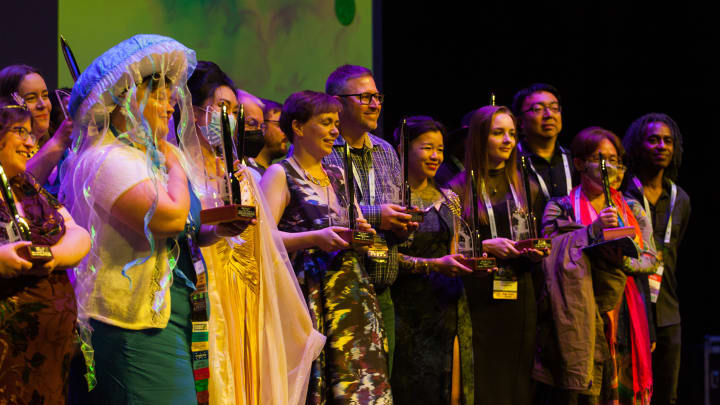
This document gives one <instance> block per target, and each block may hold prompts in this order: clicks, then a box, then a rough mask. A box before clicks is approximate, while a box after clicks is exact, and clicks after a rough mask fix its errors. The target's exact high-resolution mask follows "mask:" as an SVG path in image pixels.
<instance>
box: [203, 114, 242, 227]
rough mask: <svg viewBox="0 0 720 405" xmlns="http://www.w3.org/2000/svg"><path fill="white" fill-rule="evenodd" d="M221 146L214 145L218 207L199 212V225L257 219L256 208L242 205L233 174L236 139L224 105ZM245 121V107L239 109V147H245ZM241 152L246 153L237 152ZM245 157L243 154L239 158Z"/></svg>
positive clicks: (238, 187)
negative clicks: (233, 138) (234, 142)
mask: <svg viewBox="0 0 720 405" xmlns="http://www.w3.org/2000/svg"><path fill="white" fill-rule="evenodd" d="M221 119H222V145H213V152H214V154H215V156H214V160H215V173H220V174H219V175H217V176H213V177H211V178H212V179H214V180H215V181H216V186H217V190H218V194H219V195H218V196H217V197H219V198H218V199H216V203H217V206H216V207H213V208H207V209H204V210H202V211H200V222H201V223H203V224H210V225H214V224H219V223H223V222H233V221H245V222H249V221H252V220H253V219H255V217H256V213H255V207H253V206H250V205H243V204H242V191H241V188H240V181H238V179H237V178H236V177H235V175H234V172H235V170H234V167H233V156H234V154H233V140H232V131H231V127H230V118H229V117H228V111H227V106H225V105H223V106H222V111H221ZM244 122H245V118H244V113H243V110H242V108H241V109H240V119H238V127H239V128H240V129H239V131H240V132H239V135H238V138H239V141H238V142H239V144H240V145H243V144H244V134H245V126H244ZM238 153H244V152H243V151H238ZM239 156H240V158H242V155H239Z"/></svg>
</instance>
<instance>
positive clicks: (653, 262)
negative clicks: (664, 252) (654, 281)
mask: <svg viewBox="0 0 720 405" xmlns="http://www.w3.org/2000/svg"><path fill="white" fill-rule="evenodd" d="M627 203H628V206H629V207H630V209H631V210H632V213H633V216H634V217H635V220H637V222H638V225H639V226H640V231H641V233H642V239H643V250H642V252H640V256H639V257H638V258H637V259H632V258H629V257H624V258H623V271H625V272H626V273H628V274H652V273H655V271H657V268H658V266H659V265H660V261H659V260H658V258H657V249H656V248H655V239H654V238H653V229H652V223H651V222H650V218H649V217H648V216H647V215H646V213H645V210H643V209H642V206H641V205H640V203H639V202H637V201H635V200H628V201H627Z"/></svg>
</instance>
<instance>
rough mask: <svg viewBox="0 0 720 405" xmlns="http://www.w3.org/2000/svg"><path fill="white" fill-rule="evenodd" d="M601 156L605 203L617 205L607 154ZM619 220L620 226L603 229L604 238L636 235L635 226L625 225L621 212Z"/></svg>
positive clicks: (610, 205) (612, 205)
mask: <svg viewBox="0 0 720 405" xmlns="http://www.w3.org/2000/svg"><path fill="white" fill-rule="evenodd" d="M598 157H599V158H600V172H601V173H602V183H603V194H605V205H606V206H608V207H615V204H614V203H613V200H612V196H611V195H610V176H609V175H608V170H607V161H606V160H605V156H603V154H602V153H600V154H599V156H598ZM615 208H617V207H615ZM618 220H619V222H620V226H619V227H617V228H605V229H603V239H604V240H606V241H607V240H612V239H619V238H622V237H625V236H628V237H630V238H631V239H632V238H633V237H634V236H635V228H633V227H632V226H623V225H624V223H623V220H622V217H621V216H620V213H618Z"/></svg>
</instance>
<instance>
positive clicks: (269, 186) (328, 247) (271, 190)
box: [260, 164, 347, 253]
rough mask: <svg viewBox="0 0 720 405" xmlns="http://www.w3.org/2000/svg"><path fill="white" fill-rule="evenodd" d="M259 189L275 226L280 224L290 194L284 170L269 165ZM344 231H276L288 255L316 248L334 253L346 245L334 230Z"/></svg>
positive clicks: (333, 228) (331, 228) (334, 227)
mask: <svg viewBox="0 0 720 405" xmlns="http://www.w3.org/2000/svg"><path fill="white" fill-rule="evenodd" d="M260 189H261V190H262V192H263V194H264V195H265V198H266V199H267V203H268V209H269V210H270V214H272V217H273V219H274V220H275V224H277V223H278V222H280V218H282V215H283V212H285V208H286V207H287V206H288V204H289V203H290V192H289V191H288V187H287V178H286V177H285V169H283V167H282V166H280V165H279V164H274V165H271V166H270V167H269V168H268V169H267V171H265V174H264V175H263V177H262V179H261V180H260ZM340 229H344V228H341V227H336V226H333V227H328V228H325V229H321V230H315V231H305V232H283V231H280V230H278V231H276V232H278V234H279V235H280V237H281V238H282V241H283V244H284V245H285V249H287V251H288V253H292V252H295V251H298V250H303V249H308V248H311V247H314V246H318V247H320V248H321V249H323V250H325V251H334V250H338V249H341V248H344V247H347V243H346V242H345V241H344V240H342V238H340V236H338V235H337V234H336V233H335V230H340Z"/></svg>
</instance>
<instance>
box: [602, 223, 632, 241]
mask: <svg viewBox="0 0 720 405" xmlns="http://www.w3.org/2000/svg"><path fill="white" fill-rule="evenodd" d="M625 236H627V237H629V238H630V239H633V238H634V237H635V228H633V227H632V226H623V227H620V228H605V229H603V239H604V240H613V239H620V238H622V237H625Z"/></svg>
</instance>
